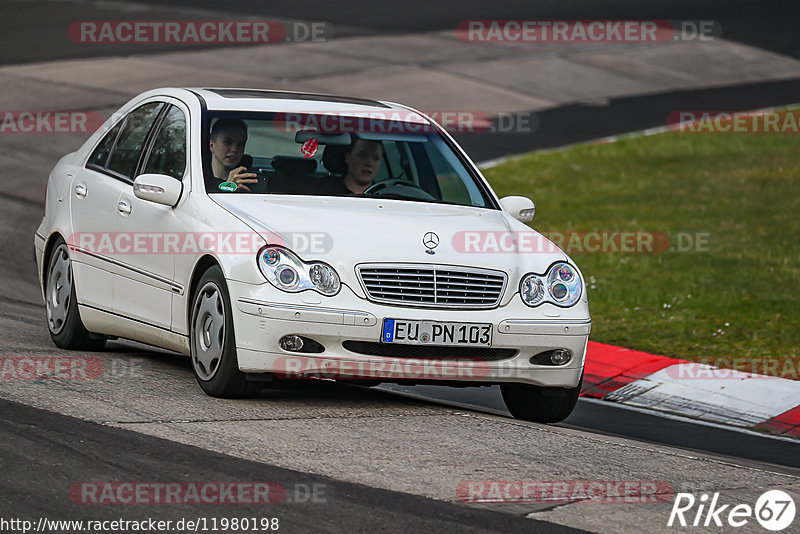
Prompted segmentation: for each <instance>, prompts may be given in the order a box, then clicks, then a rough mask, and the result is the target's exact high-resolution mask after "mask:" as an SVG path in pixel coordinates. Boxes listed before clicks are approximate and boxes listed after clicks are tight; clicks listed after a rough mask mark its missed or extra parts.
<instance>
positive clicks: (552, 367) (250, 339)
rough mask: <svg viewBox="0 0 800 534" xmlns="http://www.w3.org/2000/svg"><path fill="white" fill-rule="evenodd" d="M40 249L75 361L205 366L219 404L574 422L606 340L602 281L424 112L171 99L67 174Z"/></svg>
mask: <svg viewBox="0 0 800 534" xmlns="http://www.w3.org/2000/svg"><path fill="white" fill-rule="evenodd" d="M45 205H46V207H45V214H44V218H43V219H42V223H41V225H40V226H39V228H38V230H37V231H36V234H35V237H34V246H35V250H36V259H37V265H38V272H39V277H40V281H41V285H42V294H43V297H44V300H45V303H46V310H47V326H48V329H49V331H50V335H51V337H52V339H53V342H54V343H55V344H56V345H57V346H58V347H60V348H63V349H73V350H99V349H101V348H102V347H103V345H104V344H105V342H106V340H107V339H109V338H112V339H113V338H126V339H132V340H136V341H139V342H143V343H148V344H151V345H155V346H158V347H163V348H166V349H170V350H175V351H178V352H180V353H182V354H185V355H187V356H189V357H190V358H191V367H192V369H193V371H194V374H195V375H196V378H197V382H198V384H199V385H200V387H201V388H202V389H203V391H205V392H206V393H207V394H208V395H212V396H217V397H241V396H247V395H252V394H255V393H257V392H258V391H259V390H260V389H261V388H263V387H268V386H269V384H270V383H271V382H273V381H275V380H289V379H333V380H353V381H357V382H358V383H362V384H369V385H372V384H378V383H382V382H391V383H398V384H440V385H450V386H465V385H472V386H475V385H493V384H499V385H500V386H501V390H502V394H503V399H504V400H505V403H506V405H507V407H508V409H509V411H510V412H511V414H512V415H514V416H515V417H519V418H522V419H527V420H531V421H538V422H556V421H560V420H563V419H564V418H566V417H567V416H568V415H569V414H570V412H571V411H572V409H573V408H574V406H575V403H576V400H577V397H578V394H579V392H580V386H581V381H582V377H583V367H584V360H585V356H586V346H587V340H588V336H589V331H590V328H591V319H590V316H589V307H588V301H587V297H586V289H585V285H584V281H583V276H582V275H581V272H580V271H579V270H578V268H577V267H576V265H575V264H574V263H573V262H572V260H571V259H570V258H569V257H567V255H566V254H564V252H562V251H561V250H559V249H558V248H557V247H556V246H554V245H553V244H552V243H551V242H550V241H548V240H547V239H545V238H544V237H542V236H541V235H540V234H539V233H537V232H535V231H533V230H531V228H530V227H529V226H528V225H527V224H525V223H527V222H529V221H531V219H532V218H533V215H534V204H533V202H532V201H531V200H529V199H528V198H525V197H520V196H510V197H505V198H502V199H501V198H498V197H497V195H496V194H495V193H494V192H493V191H492V188H491V187H490V186H489V183H488V182H487V181H486V179H485V178H484V177H483V176H482V175H481V172H480V171H479V170H478V168H477V167H476V165H475V164H474V163H473V162H472V161H471V160H470V159H469V157H468V156H467V155H466V154H465V153H464V151H463V150H462V149H461V148H460V147H459V146H458V145H457V144H456V143H455V141H454V140H453V139H452V137H451V136H450V135H449V134H448V133H447V132H446V131H445V130H444V129H442V128H441V127H440V126H439V125H438V124H436V123H435V122H434V121H432V120H431V119H429V118H428V117H427V116H426V115H424V114H422V113H420V112H418V111H415V110H413V109H411V108H408V107H405V106H402V105H398V104H393V103H389V102H380V101H373V100H365V99H358V98H346V97H338V96H330V95H318V94H305V93H289V92H281V91H267V90H252V89H178V88H166V89H157V90H152V91H148V92H146V93H143V94H141V95H139V96H137V97H135V98H134V99H132V100H131V101H130V102H128V103H127V104H125V105H124V106H123V107H122V108H121V109H120V110H119V111H118V112H117V113H115V114H114V115H113V116H112V117H111V118H110V119H109V120H108V121H106V123H105V124H104V125H103V126H102V127H101V128H100V129H99V130H98V131H97V132H95V133H94V134H93V135H92V136H91V137H90V138H89V139H88V140H87V141H86V143H85V144H84V145H83V146H82V147H81V148H80V149H78V150H77V151H75V152H73V153H71V154H68V155H66V156H64V157H63V158H62V159H61V160H60V161H59V162H58V163H57V164H56V166H55V168H54V169H53V171H52V173H51V174H50V177H49V180H48V184H47V195H46V202H45Z"/></svg>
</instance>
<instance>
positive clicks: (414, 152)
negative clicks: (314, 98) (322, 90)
mask: <svg viewBox="0 0 800 534" xmlns="http://www.w3.org/2000/svg"><path fill="white" fill-rule="evenodd" d="M206 124H208V132H206V133H207V135H208V137H207V139H206V141H205V142H204V144H205V146H209V147H210V150H205V151H204V154H205V160H204V169H205V174H206V176H205V184H206V191H207V192H208V193H223V194H228V193H231V192H235V193H245V194H294V195H332V196H354V197H377V196H380V197H384V198H392V199H399V200H411V201H421V202H434V203H442V204H457V205H462V206H475V207H488V208H495V207H496V206H495V205H494V202H493V200H492V199H491V196H490V195H489V194H488V191H486V188H485V186H484V185H483V184H482V183H481V182H480V181H479V180H478V179H477V177H476V176H473V175H472V173H471V172H470V171H469V170H468V168H467V166H466V164H465V163H464V162H463V161H462V160H461V159H460V158H459V156H458V155H457V154H456V153H455V152H454V150H453V148H452V147H451V145H450V144H449V143H448V141H447V140H446V139H445V138H443V137H442V136H441V135H440V134H439V133H438V132H437V131H435V130H434V129H433V128H432V127H430V126H429V125H425V124H422V123H419V122H418V123H407V122H399V121H394V122H391V121H387V120H385V119H383V118H375V116H374V114H371V115H370V117H369V118H365V117H353V116H347V117H345V118H343V117H342V116H341V115H329V114H325V115H319V114H315V115H311V114H296V113H293V114H284V113H229V112H225V113H219V112H216V113H215V112H211V113H209V120H208V121H207V123H206Z"/></svg>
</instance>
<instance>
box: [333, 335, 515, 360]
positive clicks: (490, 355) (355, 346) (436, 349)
mask: <svg viewBox="0 0 800 534" xmlns="http://www.w3.org/2000/svg"><path fill="white" fill-rule="evenodd" d="M342 347H344V348H345V349H347V350H349V351H350V352H356V353H358V354H365V355H367V356H384V357H386V358H415V359H418V360H473V361H489V362H494V361H499V360H505V359H507V358H513V357H514V356H516V354H517V351H516V349H493V348H489V347H472V348H464V347H454V346H447V347H446V346H424V345H399V344H394V343H375V342H371V341H353V340H348V341H344V342H342Z"/></svg>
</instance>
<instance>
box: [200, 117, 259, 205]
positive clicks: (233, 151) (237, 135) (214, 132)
mask: <svg viewBox="0 0 800 534" xmlns="http://www.w3.org/2000/svg"><path fill="white" fill-rule="evenodd" d="M245 144H247V125H246V124H245V123H244V121H242V120H239V119H218V120H217V121H216V122H215V123H214V126H212V127H211V136H210V141H209V148H210V149H211V169H212V171H213V173H214V177H215V178H217V179H218V180H221V182H220V183H222V182H225V181H228V182H233V183H234V184H236V191H248V192H249V191H250V188H249V187H247V185H245V184H254V183H258V180H257V179H256V176H257V175H256V174H255V173H252V172H244V171H246V170H247V167H245V166H243V165H240V166H238V167H237V165H238V164H239V163H240V162H241V160H242V156H244V147H245ZM216 186H219V183H218V184H216Z"/></svg>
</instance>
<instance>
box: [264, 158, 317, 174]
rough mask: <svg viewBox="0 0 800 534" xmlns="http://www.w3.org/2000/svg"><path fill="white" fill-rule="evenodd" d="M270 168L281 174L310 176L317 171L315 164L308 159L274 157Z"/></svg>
mask: <svg viewBox="0 0 800 534" xmlns="http://www.w3.org/2000/svg"><path fill="white" fill-rule="evenodd" d="M272 168H273V169H275V170H276V171H278V172H279V173H281V174H311V173H313V172H314V171H316V170H317V162H316V160H313V159H310V158H296V157H293V156H275V157H274V158H272Z"/></svg>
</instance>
